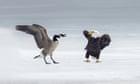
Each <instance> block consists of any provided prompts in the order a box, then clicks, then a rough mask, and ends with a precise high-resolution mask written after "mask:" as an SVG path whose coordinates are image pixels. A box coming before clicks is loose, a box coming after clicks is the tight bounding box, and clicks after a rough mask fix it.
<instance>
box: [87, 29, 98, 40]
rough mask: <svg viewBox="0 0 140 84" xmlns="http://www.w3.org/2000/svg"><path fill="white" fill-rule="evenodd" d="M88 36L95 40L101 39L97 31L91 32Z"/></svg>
mask: <svg viewBox="0 0 140 84" xmlns="http://www.w3.org/2000/svg"><path fill="white" fill-rule="evenodd" d="M88 34H89V35H91V36H92V37H94V38H97V37H100V33H99V32H98V31H97V30H93V31H89V32H88Z"/></svg>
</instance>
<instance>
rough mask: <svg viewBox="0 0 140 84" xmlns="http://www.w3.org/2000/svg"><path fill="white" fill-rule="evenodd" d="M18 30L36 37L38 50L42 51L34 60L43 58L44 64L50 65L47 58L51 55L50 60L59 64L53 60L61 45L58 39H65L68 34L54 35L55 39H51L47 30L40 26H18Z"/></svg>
mask: <svg viewBox="0 0 140 84" xmlns="http://www.w3.org/2000/svg"><path fill="white" fill-rule="evenodd" d="M16 30H18V31H22V32H26V33H27V34H31V35H33V36H34V39H35V41H36V44H37V46H38V48H40V49H42V51H41V53H40V55H38V56H35V57H34V59H36V58H38V57H40V56H43V59H44V62H45V63H46V64H50V63H48V62H47V60H46V56H47V55H50V58H51V60H52V61H53V63H55V64H57V63H58V62H56V61H55V60H54V59H53V51H54V50H55V49H56V47H57V45H58V43H59V42H58V38H60V37H65V36H66V34H59V35H54V36H53V39H50V38H49V36H48V34H47V30H46V29H45V28H44V27H42V26H41V25H38V24H32V25H16Z"/></svg>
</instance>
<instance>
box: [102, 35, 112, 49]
mask: <svg viewBox="0 0 140 84" xmlns="http://www.w3.org/2000/svg"><path fill="white" fill-rule="evenodd" d="M110 42H111V38H110V36H109V35H108V34H104V35H102V36H101V38H100V46H101V49H104V48H105V47H106V46H108V45H109V44H110Z"/></svg>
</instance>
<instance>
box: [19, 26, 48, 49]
mask: <svg viewBox="0 0 140 84" xmlns="http://www.w3.org/2000/svg"><path fill="white" fill-rule="evenodd" d="M16 30H18V31H22V32H26V33H27V34H30V35H33V37H34V39H35V42H36V44H37V46H38V48H40V49H41V48H44V47H47V46H48V45H50V42H51V39H50V38H49V37H48V34H47V31H46V29H45V28H44V27H42V26H40V25H38V24H32V25H17V26H16Z"/></svg>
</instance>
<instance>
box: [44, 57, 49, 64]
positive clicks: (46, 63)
mask: <svg viewBox="0 0 140 84" xmlns="http://www.w3.org/2000/svg"><path fill="white" fill-rule="evenodd" d="M43 59H44V62H45V64H50V63H48V62H47V60H46V56H43Z"/></svg>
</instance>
